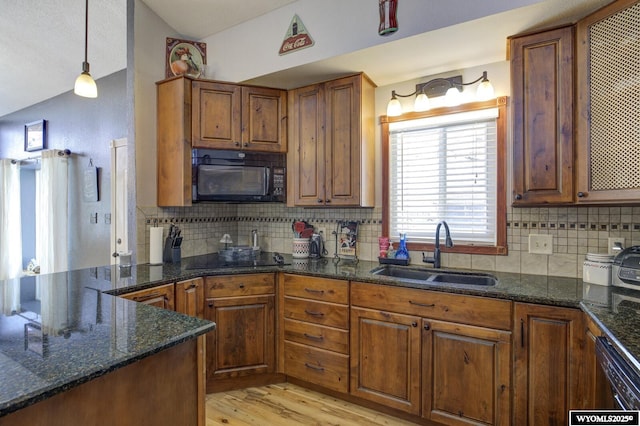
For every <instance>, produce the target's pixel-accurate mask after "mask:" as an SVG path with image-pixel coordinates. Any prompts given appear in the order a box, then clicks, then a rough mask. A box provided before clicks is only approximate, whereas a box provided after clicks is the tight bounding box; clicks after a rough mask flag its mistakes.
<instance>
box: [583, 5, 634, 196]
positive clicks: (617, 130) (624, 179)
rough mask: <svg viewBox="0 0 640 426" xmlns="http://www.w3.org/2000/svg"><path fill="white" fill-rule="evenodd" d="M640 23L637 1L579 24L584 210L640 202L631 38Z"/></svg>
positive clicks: (606, 9)
mask: <svg viewBox="0 0 640 426" xmlns="http://www.w3.org/2000/svg"><path fill="white" fill-rule="evenodd" d="M639 20H640V2H638V0H634V1H631V0H618V1H615V2H613V3H611V4H609V5H607V6H605V7H604V8H602V9H600V10H598V11H596V12H594V13H593V14H591V15H589V16H587V17H586V18H584V19H582V20H581V21H580V22H578V24H577V33H576V34H577V50H576V54H577V61H578V63H579V64H580V66H579V67H577V68H576V79H577V87H578V88H579V90H578V93H577V94H578V96H577V101H576V108H577V114H576V117H577V120H576V140H577V141H578V143H577V144H576V151H577V155H576V172H577V173H576V186H577V199H576V201H577V202H578V203H580V204H605V203H615V204H621V203H638V202H640V151H639V150H638V146H640V120H638V114H639V113H640V91H638V85H637V69H638V63H640V51H639V50H638V43H637V39H635V40H630V38H629V37H630V34H633V33H637V28H636V27H635V26H636V25H637V23H638V21H639ZM634 81H635V83H634Z"/></svg>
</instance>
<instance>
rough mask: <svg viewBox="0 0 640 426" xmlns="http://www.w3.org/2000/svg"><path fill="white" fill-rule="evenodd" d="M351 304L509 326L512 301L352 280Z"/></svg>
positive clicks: (434, 317) (503, 327)
mask: <svg viewBox="0 0 640 426" xmlns="http://www.w3.org/2000/svg"><path fill="white" fill-rule="evenodd" d="M351 304H352V305H354V306H362V307H365V308H371V309H380V310H382V311H391V312H398V313H403V314H408V315H418V316H421V317H425V318H432V319H442V320H446V321H453V322H459V323H463V324H470V325H477V326H482V327H489V328H497V329H502V330H510V329H511V318H512V315H511V314H512V303H511V302H510V301H508V300H498V299H490V298H487V297H478V296H463V295H458V294H450V293H442V292H436V291H429V290H418V289H411V288H404V287H394V286H385V285H377V284H369V283H361V282H352V283H351Z"/></svg>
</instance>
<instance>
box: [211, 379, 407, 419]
mask: <svg viewBox="0 0 640 426" xmlns="http://www.w3.org/2000/svg"><path fill="white" fill-rule="evenodd" d="M216 425H225V426H228V425H231V426H240V425H253V426H267V425H278V426H287V425H341V426H350V425H393V426H395V425H415V423H411V422H408V421H406V420H402V419H398V418H395V417H392V416H388V415H386V414H382V413H379V412H377V411H373V410H370V409H368V408H364V407H360V406H359V405H354V404H351V403H349V402H345V401H342V400H339V399H336V398H333V397H330V396H327V395H323V394H321V393H318V392H314V391H311V390H308V389H305V388H302V387H300V386H296V385H292V384H291V383H281V384H275V385H269V386H262V387H254V388H248V389H241V390H235V391H229V392H219V393H212V394H209V395H207V426H216Z"/></svg>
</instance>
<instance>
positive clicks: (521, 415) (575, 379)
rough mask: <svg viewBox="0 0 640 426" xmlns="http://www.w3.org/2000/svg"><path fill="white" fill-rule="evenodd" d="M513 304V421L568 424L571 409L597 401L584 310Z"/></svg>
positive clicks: (525, 423) (583, 406)
mask: <svg viewBox="0 0 640 426" xmlns="http://www.w3.org/2000/svg"><path fill="white" fill-rule="evenodd" d="M514 306H515V309H514V315H515V324H514V336H513V337H514V339H513V341H514V345H513V347H514V362H515V365H514V377H513V386H514V391H515V398H514V407H513V409H514V410H513V411H514V421H513V424H517V425H545V426H546V425H549V426H550V425H565V424H566V423H567V419H568V413H569V410H570V409H586V408H589V406H590V405H592V404H593V401H590V395H592V392H591V391H590V389H589V380H588V378H587V377H588V376H587V374H586V351H585V345H586V342H585V340H586V334H585V330H586V328H585V320H584V313H583V312H582V311H581V310H579V309H571V308H562V307H556V306H542V305H534V304H527V303H515V304H514Z"/></svg>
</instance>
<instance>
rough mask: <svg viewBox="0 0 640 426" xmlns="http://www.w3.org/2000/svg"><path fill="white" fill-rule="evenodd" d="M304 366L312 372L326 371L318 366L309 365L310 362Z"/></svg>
mask: <svg viewBox="0 0 640 426" xmlns="http://www.w3.org/2000/svg"><path fill="white" fill-rule="evenodd" d="M304 366H305V367H307V368H310V369H312V370H316V371H324V367H318V366H316V365H313V364H309V363H308V362H305V363H304Z"/></svg>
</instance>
